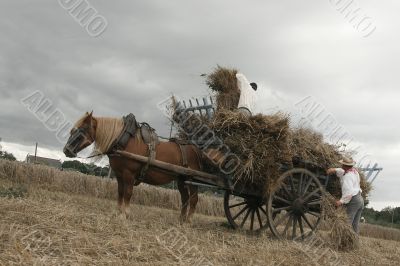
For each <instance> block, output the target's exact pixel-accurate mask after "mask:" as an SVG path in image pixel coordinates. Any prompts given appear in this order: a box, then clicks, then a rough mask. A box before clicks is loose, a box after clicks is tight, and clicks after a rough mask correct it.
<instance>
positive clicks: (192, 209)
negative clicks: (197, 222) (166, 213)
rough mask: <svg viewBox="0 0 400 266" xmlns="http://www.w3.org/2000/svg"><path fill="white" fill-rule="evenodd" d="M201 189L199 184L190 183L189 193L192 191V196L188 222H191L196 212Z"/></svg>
mask: <svg viewBox="0 0 400 266" xmlns="http://www.w3.org/2000/svg"><path fill="white" fill-rule="evenodd" d="M198 192H199V189H198V187H197V186H193V185H190V186H189V193H190V198H189V204H190V209H189V214H188V218H187V220H188V222H189V223H190V222H191V220H192V216H193V214H194V212H195V211H196V206H197V202H199V193H198Z"/></svg>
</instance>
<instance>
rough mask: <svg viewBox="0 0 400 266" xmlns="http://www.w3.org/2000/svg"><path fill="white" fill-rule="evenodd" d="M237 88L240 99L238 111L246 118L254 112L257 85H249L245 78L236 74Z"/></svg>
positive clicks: (240, 74)
mask: <svg viewBox="0 0 400 266" xmlns="http://www.w3.org/2000/svg"><path fill="white" fill-rule="evenodd" d="M236 79H237V83H238V88H239V90H240V98H239V104H238V111H239V112H240V113H242V114H244V115H245V116H247V117H250V116H252V114H253V111H254V103H255V100H256V91H257V84H256V83H254V82H252V83H250V82H249V81H248V80H247V78H246V76H245V75H243V74H242V73H237V74H236Z"/></svg>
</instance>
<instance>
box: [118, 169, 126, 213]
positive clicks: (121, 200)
mask: <svg viewBox="0 0 400 266" xmlns="http://www.w3.org/2000/svg"><path fill="white" fill-rule="evenodd" d="M117 182H118V209H119V211H120V213H121V214H122V213H124V212H125V211H124V180H123V179H122V177H121V176H117Z"/></svg>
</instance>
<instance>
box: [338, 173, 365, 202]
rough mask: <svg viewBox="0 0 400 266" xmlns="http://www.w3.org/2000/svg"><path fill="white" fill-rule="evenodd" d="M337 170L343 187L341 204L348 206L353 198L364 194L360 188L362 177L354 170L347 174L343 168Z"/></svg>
mask: <svg viewBox="0 0 400 266" xmlns="http://www.w3.org/2000/svg"><path fill="white" fill-rule="evenodd" d="M335 170H336V175H337V176H338V177H339V178H340V184H341V185H342V198H341V199H340V202H341V203H343V204H347V203H349V202H350V200H351V198H352V197H353V196H356V195H357V194H358V193H359V192H362V190H361V187H360V175H359V174H358V172H357V170H356V169H354V168H352V169H350V170H348V171H347V172H345V171H344V170H343V169H342V168H336V169H335Z"/></svg>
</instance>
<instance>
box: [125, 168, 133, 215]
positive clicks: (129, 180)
mask: <svg viewBox="0 0 400 266" xmlns="http://www.w3.org/2000/svg"><path fill="white" fill-rule="evenodd" d="M134 181H135V175H133V174H132V173H131V172H130V171H125V172H124V174H123V182H124V213H125V216H126V217H128V214H129V213H130V210H129V204H130V202H131V198H132V192H133V184H134Z"/></svg>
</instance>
